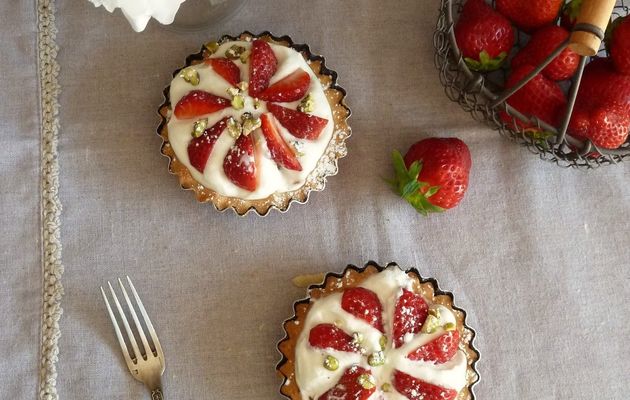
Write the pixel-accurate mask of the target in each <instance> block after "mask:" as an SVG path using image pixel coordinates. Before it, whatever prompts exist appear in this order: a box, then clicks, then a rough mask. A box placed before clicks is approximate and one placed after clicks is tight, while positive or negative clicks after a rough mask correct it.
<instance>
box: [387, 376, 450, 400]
mask: <svg viewBox="0 0 630 400" xmlns="http://www.w3.org/2000/svg"><path fill="white" fill-rule="evenodd" d="M393 381H394V387H395V388H396V390H397V391H398V392H400V393H401V394H403V395H405V396H406V397H407V398H408V399H409V400H453V399H455V397H457V391H456V390H453V389H446V388H443V387H441V386H437V385H433V384H431V383H428V382H425V381H423V380H422V379H418V378H414V377H413V376H411V375H407V374H405V373H404V372H400V371H396V372H394V379H393Z"/></svg>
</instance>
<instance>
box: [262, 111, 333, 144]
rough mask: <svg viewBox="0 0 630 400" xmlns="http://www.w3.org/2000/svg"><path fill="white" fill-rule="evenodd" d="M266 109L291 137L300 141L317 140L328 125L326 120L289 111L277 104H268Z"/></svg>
mask: <svg viewBox="0 0 630 400" xmlns="http://www.w3.org/2000/svg"><path fill="white" fill-rule="evenodd" d="M267 108H268V109H269V111H271V113H272V114H273V116H274V117H276V118H277V119H278V121H280V123H281V124H282V126H284V127H285V128H287V130H288V131H289V132H291V134H292V135H293V136H295V137H297V138H300V139H309V140H315V139H317V138H318V137H319V135H320V134H321V133H322V131H323V130H324V128H325V127H326V125H327V124H328V120H326V119H324V118H320V117H316V116H315V115H310V114H306V113H303V112H301V111H296V110H291V109H290V108H286V107H282V106H279V105H277V104H273V103H269V104H267Z"/></svg>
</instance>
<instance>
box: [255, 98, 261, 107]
mask: <svg viewBox="0 0 630 400" xmlns="http://www.w3.org/2000/svg"><path fill="white" fill-rule="evenodd" d="M260 106H261V103H260V100H258V99H257V98H254V109H255V110H258V109H259V108H260Z"/></svg>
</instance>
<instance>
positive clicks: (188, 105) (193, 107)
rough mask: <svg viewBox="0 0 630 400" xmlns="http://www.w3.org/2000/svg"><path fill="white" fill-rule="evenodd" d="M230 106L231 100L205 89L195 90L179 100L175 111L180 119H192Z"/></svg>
mask: <svg viewBox="0 0 630 400" xmlns="http://www.w3.org/2000/svg"><path fill="white" fill-rule="evenodd" d="M229 106H230V101H229V100H228V99H225V98H223V97H219V96H215V95H213V94H211V93H208V92H204V91H203V90H193V91H190V92H188V93H187V94H186V95H185V96H184V97H182V98H181V99H180V100H179V101H178V102H177V105H176V106H175V111H174V113H175V116H176V117H177V118H179V119H190V118H197V117H200V116H202V115H205V114H212V113H213V112H217V111H221V110H223V109H224V108H226V107H229Z"/></svg>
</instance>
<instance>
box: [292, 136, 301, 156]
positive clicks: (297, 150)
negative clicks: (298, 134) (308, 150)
mask: <svg viewBox="0 0 630 400" xmlns="http://www.w3.org/2000/svg"><path fill="white" fill-rule="evenodd" d="M291 144H292V145H293V148H294V149H295V155H296V156H298V157H303V156H304V151H303V150H304V142H300V141H299V140H294V141H292V142H291Z"/></svg>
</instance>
